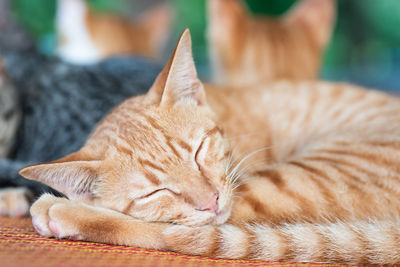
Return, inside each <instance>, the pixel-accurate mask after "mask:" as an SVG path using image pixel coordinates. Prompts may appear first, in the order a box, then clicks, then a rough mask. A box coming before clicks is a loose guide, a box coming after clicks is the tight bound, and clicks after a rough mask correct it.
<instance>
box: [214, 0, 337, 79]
mask: <svg viewBox="0 0 400 267" xmlns="http://www.w3.org/2000/svg"><path fill="white" fill-rule="evenodd" d="M207 3H208V40H209V46H210V49H209V51H210V60H211V62H212V67H213V68H214V72H213V73H214V74H215V77H214V79H215V82H217V83H222V84H229V85H246V84H251V83H254V82H259V81H267V80H276V79H314V78H317V76H318V74H319V71H320V63H321V61H322V58H323V51H324V48H325V47H326V46H327V44H328V42H329V40H330V37H331V34H332V31H333V27H334V22H335V12H336V6H335V0H299V2H298V3H296V5H295V6H294V7H292V8H291V9H290V10H289V11H288V12H287V13H286V14H284V15H283V16H282V17H279V18H273V17H266V16H262V17H261V16H254V15H251V14H250V12H249V11H248V10H247V8H246V7H245V6H244V4H243V3H242V1H241V0H208V1H207Z"/></svg>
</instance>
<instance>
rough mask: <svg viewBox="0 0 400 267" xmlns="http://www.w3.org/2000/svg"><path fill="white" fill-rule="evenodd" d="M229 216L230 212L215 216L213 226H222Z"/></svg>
mask: <svg viewBox="0 0 400 267" xmlns="http://www.w3.org/2000/svg"><path fill="white" fill-rule="evenodd" d="M229 216H230V212H223V213H220V214H218V215H217V216H215V219H214V222H213V224H215V225H220V224H224V223H225V222H226V221H227V220H228V218H229Z"/></svg>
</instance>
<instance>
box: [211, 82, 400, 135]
mask: <svg viewBox="0 0 400 267" xmlns="http://www.w3.org/2000/svg"><path fill="white" fill-rule="evenodd" d="M206 90H207V100H208V102H209V104H210V105H211V106H212V108H213V110H214V111H215V112H216V113H217V114H218V115H219V116H220V118H221V120H222V121H224V122H227V123H228V124H229V123H234V124H237V123H241V124H243V122H248V121H256V122H260V123H264V124H268V126H269V127H271V126H273V127H278V128H282V131H284V129H285V128H286V129H287V130H289V129H290V128H293V127H298V129H300V130H307V129H318V128H320V129H322V128H323V126H325V125H328V124H330V125H329V127H328V128H331V129H333V128H335V129H336V128H340V127H342V126H343V125H345V126H346V127H350V126H351V127H353V128H356V127H361V126H360V123H362V124H363V125H365V126H368V125H369V126H371V125H372V124H374V123H382V124H387V122H389V121H400V99H399V98H398V97H396V96H393V95H389V94H386V93H384V92H380V91H377V90H371V89H366V88H362V87H359V86H356V85H351V84H346V83H335V82H325V81H287V80H282V81H275V82H266V83H259V84H258V85H255V86H247V87H244V88H243V87H237V88H232V87H231V88H227V87H214V86H206ZM377 129H378V128H377Z"/></svg>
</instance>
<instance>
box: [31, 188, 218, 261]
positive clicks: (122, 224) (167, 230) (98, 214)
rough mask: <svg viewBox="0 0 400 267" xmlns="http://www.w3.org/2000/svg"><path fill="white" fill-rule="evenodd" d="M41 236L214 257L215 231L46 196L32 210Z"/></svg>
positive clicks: (210, 227)
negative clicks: (161, 221) (132, 215)
mask: <svg viewBox="0 0 400 267" xmlns="http://www.w3.org/2000/svg"><path fill="white" fill-rule="evenodd" d="M31 215H32V222H33V224H34V226H35V228H36V230H37V231H38V232H39V234H41V235H43V236H46V237H56V238H68V239H74V240H85V241H92V242H100V243H107V244H115V245H128V246H135V247H141V248H148V249H160V250H171V251H176V252H180V253H185V254H191V255H205V256H208V255H212V249H213V243H214V242H215V238H216V236H215V227H214V226H203V227H194V228H193V227H186V226H179V225H173V224H168V223H151V222H143V221H139V220H136V219H134V218H132V217H131V216H127V215H125V214H122V213H119V212H116V211H113V210H109V209H105V208H100V207H94V206H89V205H86V204H84V203H81V202H77V201H71V200H68V199H65V198H58V197H54V196H52V195H50V194H45V195H43V196H42V197H41V198H40V199H38V200H37V201H36V202H35V203H34V204H33V205H32V208H31Z"/></svg>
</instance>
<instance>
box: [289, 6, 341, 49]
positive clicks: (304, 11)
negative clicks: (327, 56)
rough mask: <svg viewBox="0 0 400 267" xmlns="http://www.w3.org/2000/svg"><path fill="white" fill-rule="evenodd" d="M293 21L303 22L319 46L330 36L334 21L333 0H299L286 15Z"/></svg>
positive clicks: (327, 40)
mask: <svg viewBox="0 0 400 267" xmlns="http://www.w3.org/2000/svg"><path fill="white" fill-rule="evenodd" d="M286 19H287V20H289V21H291V22H293V23H301V24H304V25H305V26H306V27H307V28H308V29H309V31H311V32H312V34H313V35H314V38H315V40H316V41H317V42H318V44H319V45H320V46H325V45H326V44H327V43H328V42H329V41H330V38H331V35H332V32H333V29H334V24H335V21H336V1H335V0H301V1H300V2H299V3H298V4H296V5H295V6H294V7H293V8H292V9H291V10H290V11H289V13H288V14H287V15H286Z"/></svg>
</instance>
